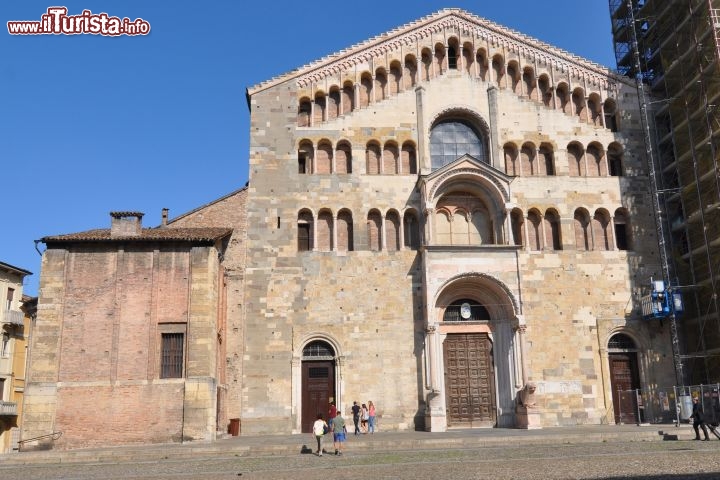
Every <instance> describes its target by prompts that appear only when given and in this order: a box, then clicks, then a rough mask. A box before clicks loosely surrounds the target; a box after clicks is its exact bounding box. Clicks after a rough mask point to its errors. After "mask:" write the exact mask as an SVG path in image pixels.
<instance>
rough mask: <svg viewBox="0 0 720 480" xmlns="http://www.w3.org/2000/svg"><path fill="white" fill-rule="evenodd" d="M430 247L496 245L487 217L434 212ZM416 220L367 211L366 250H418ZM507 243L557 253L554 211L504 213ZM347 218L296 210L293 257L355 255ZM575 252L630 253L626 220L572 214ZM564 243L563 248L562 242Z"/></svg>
mask: <svg viewBox="0 0 720 480" xmlns="http://www.w3.org/2000/svg"><path fill="white" fill-rule="evenodd" d="M434 217H435V222H434V226H433V229H432V230H433V234H432V235H433V237H434V238H433V239H431V242H430V243H431V244H433V245H454V246H455V245H458V246H459V245H488V244H502V240H499V241H498V239H497V238H496V235H495V234H494V232H495V231H496V230H495V228H494V226H493V220H492V217H491V216H490V215H489V214H488V212H487V211H486V210H485V209H482V208H480V209H474V210H473V211H469V210H466V209H463V208H454V209H452V208H445V207H443V208H439V209H437V210H436V211H435V212H434ZM419 219H420V217H419V215H418V214H417V211H416V210H414V209H408V210H406V211H405V212H403V213H400V212H398V211H397V210H395V209H390V210H388V211H387V212H385V213H384V214H383V213H381V212H380V210H378V209H371V210H370V211H369V212H368V214H367V217H366V219H365V225H366V232H365V233H366V242H367V249H368V250H370V251H397V250H401V249H402V248H403V247H404V248H409V249H417V248H418V247H419V246H420V244H421V239H420V221H419ZM510 223H511V229H512V232H511V234H512V240H511V241H510V242H509V243H512V244H514V245H520V246H523V247H525V249H526V250H531V251H532V250H537V251H539V250H562V249H563V241H562V229H561V217H560V215H559V214H558V212H557V210H556V209H554V208H549V209H547V210H546V211H545V212H544V213H542V212H541V211H540V210H539V209H537V208H532V209H530V210H529V211H528V213H527V215H524V214H523V211H522V210H521V209H519V208H515V209H513V210H511V212H510ZM353 225H354V222H353V215H352V212H351V211H350V210H348V209H341V210H339V211H338V212H337V215H335V214H333V212H332V211H331V210H330V209H321V210H320V211H319V212H318V213H317V215H315V214H314V213H313V212H312V211H311V210H310V209H301V210H300V211H299V212H298V216H297V241H298V243H297V246H298V251H324V252H329V251H346V252H347V251H353V250H355V249H356V248H355V240H354V233H355V232H354V227H353ZM573 235H574V244H575V249H576V250H579V251H592V250H599V251H607V250H628V249H629V248H630V228H629V215H628V212H627V210H626V209H625V208H618V209H617V210H615V212H614V215H610V213H609V212H608V210H606V209H604V208H600V209H597V210H595V212H594V213H593V214H592V215H591V214H590V212H589V211H588V210H587V209H585V208H578V209H576V210H575V211H574V214H573ZM568 243H569V242H568Z"/></svg>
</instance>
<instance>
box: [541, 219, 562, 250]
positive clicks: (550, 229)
mask: <svg viewBox="0 0 720 480" xmlns="http://www.w3.org/2000/svg"><path fill="white" fill-rule="evenodd" d="M543 222H544V228H545V247H546V248H548V247H549V248H552V249H553V250H562V242H561V238H560V216H559V215H558V213H557V212H556V211H555V210H553V209H550V210H548V211H546V212H545V218H543Z"/></svg>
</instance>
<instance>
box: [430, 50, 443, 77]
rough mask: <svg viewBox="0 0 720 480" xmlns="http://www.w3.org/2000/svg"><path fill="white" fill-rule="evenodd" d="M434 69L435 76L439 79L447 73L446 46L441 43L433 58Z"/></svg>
mask: <svg viewBox="0 0 720 480" xmlns="http://www.w3.org/2000/svg"><path fill="white" fill-rule="evenodd" d="M433 68H434V69H435V76H436V77H438V76H440V75H442V74H443V72H444V71H445V46H444V45H443V44H441V43H438V44H436V45H435V55H434V56H433Z"/></svg>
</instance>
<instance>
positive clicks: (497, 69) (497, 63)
mask: <svg viewBox="0 0 720 480" xmlns="http://www.w3.org/2000/svg"><path fill="white" fill-rule="evenodd" d="M492 70H493V75H494V76H495V78H494V79H493V80H495V82H496V83H497V84H498V86H499V87H500V88H505V60H504V59H503V57H502V55H495V56H494V57H493V59H492Z"/></svg>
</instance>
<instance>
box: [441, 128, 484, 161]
mask: <svg viewBox="0 0 720 480" xmlns="http://www.w3.org/2000/svg"><path fill="white" fill-rule="evenodd" d="M465 154H468V155H471V156H472V157H474V158H476V159H478V160H480V161H483V162H484V161H485V152H484V148H483V142H482V140H481V138H480V135H478V134H477V132H475V130H474V129H473V128H472V127H471V126H470V125H469V124H468V123H466V122H464V121H462V120H446V121H443V122H440V123H438V124H437V125H435V126H434V127H433V128H432V130H431V131H430V159H431V163H432V169H433V170H437V169H438V168H440V167H442V166H443V165H447V164H448V163H451V162H453V161H455V160H456V159H458V158H459V157H461V156H463V155H465Z"/></svg>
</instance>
